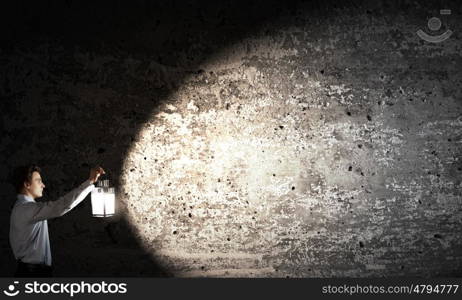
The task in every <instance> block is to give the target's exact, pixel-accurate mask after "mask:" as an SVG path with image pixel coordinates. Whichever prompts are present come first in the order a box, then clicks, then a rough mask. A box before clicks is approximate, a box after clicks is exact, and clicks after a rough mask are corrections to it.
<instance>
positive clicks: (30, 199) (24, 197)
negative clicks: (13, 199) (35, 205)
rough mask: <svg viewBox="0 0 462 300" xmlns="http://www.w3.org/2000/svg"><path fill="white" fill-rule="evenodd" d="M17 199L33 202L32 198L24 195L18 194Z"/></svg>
mask: <svg viewBox="0 0 462 300" xmlns="http://www.w3.org/2000/svg"><path fill="white" fill-rule="evenodd" d="M17 199H18V200H19V201H24V202H35V200H34V198H32V197H30V196H27V195H24V194H18V196H17Z"/></svg>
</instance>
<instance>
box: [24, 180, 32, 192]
mask: <svg viewBox="0 0 462 300" xmlns="http://www.w3.org/2000/svg"><path fill="white" fill-rule="evenodd" d="M30 186H31V184H30V182H27V181H24V183H23V188H25V189H26V190H27V189H28V188H29V187H30Z"/></svg>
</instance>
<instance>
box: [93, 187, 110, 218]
mask: <svg viewBox="0 0 462 300" xmlns="http://www.w3.org/2000/svg"><path fill="white" fill-rule="evenodd" d="M91 210H92V213H93V217H110V216H113V215H114V213H115V190H114V188H113V187H110V186H109V180H107V179H105V180H100V181H98V183H97V185H96V188H95V189H93V191H91Z"/></svg>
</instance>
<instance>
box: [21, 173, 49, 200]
mask: <svg viewBox="0 0 462 300" xmlns="http://www.w3.org/2000/svg"><path fill="white" fill-rule="evenodd" d="M24 187H25V189H26V191H27V192H28V193H29V194H30V195H31V196H32V198H34V199H35V198H40V197H42V193H43V189H44V188H45V185H44V184H43V182H42V177H40V173H39V172H34V173H32V180H31V182H24Z"/></svg>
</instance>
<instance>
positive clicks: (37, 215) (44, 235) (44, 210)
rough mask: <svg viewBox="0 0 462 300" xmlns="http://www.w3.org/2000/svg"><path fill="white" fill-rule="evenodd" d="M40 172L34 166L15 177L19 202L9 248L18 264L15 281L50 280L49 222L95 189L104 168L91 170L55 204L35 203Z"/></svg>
mask: <svg viewBox="0 0 462 300" xmlns="http://www.w3.org/2000/svg"><path fill="white" fill-rule="evenodd" d="M40 172H41V171H40V168H39V167H37V166H35V165H29V166H24V167H19V168H17V169H16V170H15V172H14V173H13V178H12V179H13V183H14V184H15V188H16V192H17V194H18V195H17V200H16V202H15V204H14V207H13V210H12V212H11V219H10V245H11V248H12V250H13V254H14V256H15V258H16V259H17V261H18V268H17V271H16V273H15V277H51V276H52V267H51V266H52V261H51V249H50V240H49V237H48V223H47V219H52V218H56V217H60V216H62V215H64V214H66V213H67V212H69V211H70V210H72V209H73V208H74V207H76V206H77V205H78V204H79V203H80V202H82V201H83V200H84V199H85V197H86V196H87V195H88V193H90V192H91V191H92V190H93V189H94V187H95V186H94V183H95V182H96V181H97V180H98V178H99V176H100V175H102V174H105V172H104V170H103V168H101V167H95V168H92V169H91V170H90V176H89V178H88V180H87V181H85V182H84V183H82V184H81V185H80V186H79V187H77V188H75V189H74V190H72V191H70V192H69V193H67V194H66V195H64V196H62V197H61V198H59V199H58V200H56V201H47V202H35V199H36V198H40V197H42V192H43V189H44V188H45V184H43V181H42V178H41V176H40Z"/></svg>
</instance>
